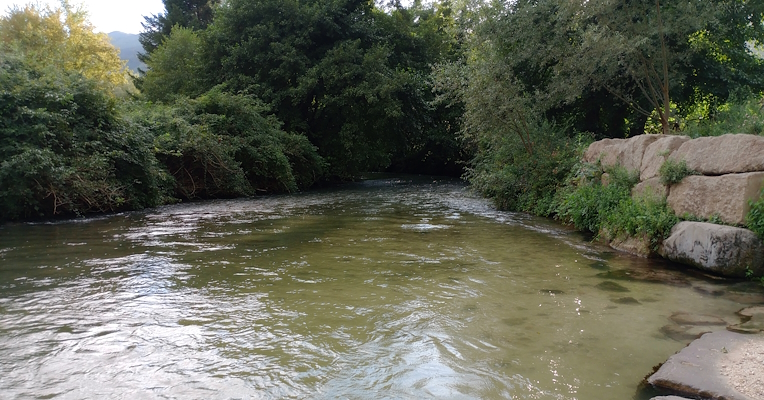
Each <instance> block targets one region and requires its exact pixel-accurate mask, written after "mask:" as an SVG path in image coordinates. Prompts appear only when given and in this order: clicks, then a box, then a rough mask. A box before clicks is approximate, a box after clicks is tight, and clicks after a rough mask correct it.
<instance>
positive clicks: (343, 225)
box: [0, 176, 761, 400]
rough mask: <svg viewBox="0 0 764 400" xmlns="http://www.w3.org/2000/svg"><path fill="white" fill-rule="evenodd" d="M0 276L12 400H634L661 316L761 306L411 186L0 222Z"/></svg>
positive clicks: (533, 223) (716, 283)
mask: <svg viewBox="0 0 764 400" xmlns="http://www.w3.org/2000/svg"><path fill="white" fill-rule="evenodd" d="M0 263H1V266H0V398H19V399H43V398H44V399H48V398H56V399H102V398H111V399H120V398H124V399H154V398H183V399H212V398H214V399H218V398H219V399H224V398H225V399H227V398H243V399H251V398H255V399H277V398H304V399H423V398H439V399H440V398H445V399H582V400H598V399H602V400H611V399H632V398H639V399H641V398H645V397H646V396H647V394H644V393H642V392H640V393H638V390H637V389H638V388H637V386H638V384H639V383H640V380H641V379H642V377H643V376H645V375H646V374H648V373H649V372H650V371H651V369H652V367H653V366H654V365H656V364H658V363H661V362H663V361H665V360H666V358H667V357H669V356H670V355H672V354H673V353H675V352H676V351H678V350H680V349H681V348H683V347H684V346H685V345H686V344H687V343H688V342H689V341H690V339H689V338H688V337H685V336H682V335H681V334H680V335H677V334H676V331H677V330H679V331H681V330H682V329H685V328H681V329H679V328H677V326H676V324H675V323H673V322H672V320H671V319H670V318H671V317H672V315H676V313H699V314H711V315H715V316H719V317H721V318H724V319H726V320H728V321H731V322H734V321H735V320H739V319H738V318H737V317H736V316H735V314H734V313H735V312H736V311H737V310H739V309H740V308H743V307H744V306H746V305H747V304H749V303H752V302H753V303H755V302H757V301H759V299H761V293H760V292H761V290H760V287H757V286H755V285H752V284H747V283H740V282H734V281H721V280H715V279H712V278H710V277H705V276H702V275H699V274H694V273H687V272H683V271H682V270H680V269H678V268H675V267H676V266H675V265H672V264H669V263H666V262H662V261H656V260H644V259H638V258H634V257H630V256H627V255H622V254H619V253H617V252H614V251H612V250H609V249H608V248H606V247H603V246H601V245H598V244H594V243H590V242H588V241H587V240H586V238H584V237H583V236H582V235H581V234H579V233H576V232H573V231H571V230H570V229H569V228H566V227H564V226H562V225H559V224H557V223H555V222H554V221H550V220H546V219H540V218H534V217H530V216H528V215H525V214H517V213H508V212H499V211H495V210H494V209H493V208H492V207H491V205H490V204H489V203H488V202H487V201H486V200H484V199H481V198H479V197H478V196H476V195H474V194H471V193H470V192H469V191H468V189H467V188H466V187H465V186H464V185H463V184H462V183H460V182H459V181H453V180H445V179H433V178H422V177H383V176H380V177H378V178H377V179H370V180H366V181H363V182H359V183H355V184H350V185H345V186H342V187H340V188H333V189H331V190H320V191H313V192H307V193H301V194H295V195H285V196H264V197H258V198H253V199H239V200H225V201H209V202H199V203H189V204H180V205H174V206H166V207H161V208H158V209H153V210H147V211H142V212H133V213H124V214H117V215H110V216H103V217H96V218H86V219H75V220H68V221H59V222H51V223H37V224H9V225H5V226H1V227H0ZM672 324H673V325H672ZM672 327H673V330H672ZM712 329H724V327H712ZM667 332H668V334H667ZM672 332H673V333H672ZM680 333H681V332H680Z"/></svg>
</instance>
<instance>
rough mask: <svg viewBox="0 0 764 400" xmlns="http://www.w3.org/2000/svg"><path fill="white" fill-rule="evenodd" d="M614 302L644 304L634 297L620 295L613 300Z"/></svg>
mask: <svg viewBox="0 0 764 400" xmlns="http://www.w3.org/2000/svg"><path fill="white" fill-rule="evenodd" d="M611 301H612V302H613V303H616V304H633V305H639V304H642V303H640V302H639V300H637V299H635V298H633V297H619V298H617V299H613V300H611Z"/></svg>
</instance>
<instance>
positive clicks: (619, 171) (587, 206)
mask: <svg viewBox="0 0 764 400" xmlns="http://www.w3.org/2000/svg"><path fill="white" fill-rule="evenodd" d="M584 171H586V170H584ZM597 171H599V168H598V169H597ZM585 173H586V172H585ZM589 173H591V172H590V171H589ZM608 173H609V175H610V177H609V179H608V183H607V185H603V184H602V182H601V179H600V176H599V174H596V173H594V174H592V175H589V176H587V175H582V174H580V173H579V174H578V175H572V176H571V177H569V178H568V182H569V183H568V188H567V190H565V191H563V192H561V194H560V196H559V197H558V200H557V213H558V217H559V218H561V219H562V220H563V221H565V222H567V223H571V224H573V225H574V226H575V227H576V229H579V230H585V231H589V232H593V233H597V234H605V235H606V236H607V239H615V238H618V237H624V236H645V237H647V238H648V239H649V240H650V244H651V247H652V249H653V250H656V249H657V246H658V245H659V244H660V243H661V241H662V240H663V239H665V238H666V237H668V235H669V234H670V232H671V228H672V227H673V226H674V225H675V224H676V223H677V222H678V221H679V219H678V218H677V217H676V216H675V215H674V212H673V211H672V210H670V209H669V207H668V206H667V205H666V201H665V200H663V199H654V198H650V197H641V198H638V199H633V198H632V197H631V188H632V187H633V186H634V185H635V184H636V183H637V182H638V181H639V176H638V175H637V174H636V173H629V172H628V171H626V170H625V169H624V168H621V167H615V168H613V169H610V170H609V171H608Z"/></svg>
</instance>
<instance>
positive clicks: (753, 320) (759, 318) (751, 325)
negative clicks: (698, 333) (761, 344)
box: [727, 314, 764, 373]
mask: <svg viewBox="0 0 764 400" xmlns="http://www.w3.org/2000/svg"><path fill="white" fill-rule="evenodd" d="M727 329H728V330H730V331H732V332H737V333H759V332H763V331H764V314H754V315H753V316H752V317H750V318H748V320H747V321H745V322H742V323H740V324H737V325H731V326H728V327H727ZM762 373H764V372H762Z"/></svg>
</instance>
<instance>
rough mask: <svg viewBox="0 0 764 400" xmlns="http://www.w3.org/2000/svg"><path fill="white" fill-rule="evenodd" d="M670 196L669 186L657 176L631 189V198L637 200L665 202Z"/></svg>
mask: <svg viewBox="0 0 764 400" xmlns="http://www.w3.org/2000/svg"><path fill="white" fill-rule="evenodd" d="M668 194H669V188H668V186H666V185H664V184H663V183H661V178H659V177H657V176H656V177H652V178H650V179H648V180H645V181H642V182H639V183H638V184H636V185H635V186H634V187H633V188H631V197H633V198H635V199H636V198H643V199H650V200H665V199H666V197H667V196H668Z"/></svg>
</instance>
